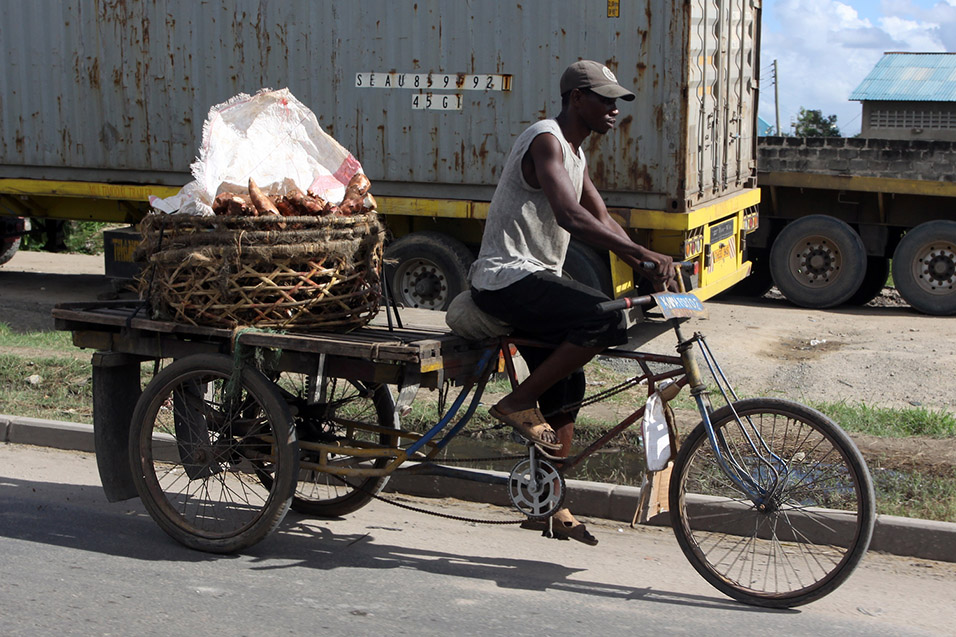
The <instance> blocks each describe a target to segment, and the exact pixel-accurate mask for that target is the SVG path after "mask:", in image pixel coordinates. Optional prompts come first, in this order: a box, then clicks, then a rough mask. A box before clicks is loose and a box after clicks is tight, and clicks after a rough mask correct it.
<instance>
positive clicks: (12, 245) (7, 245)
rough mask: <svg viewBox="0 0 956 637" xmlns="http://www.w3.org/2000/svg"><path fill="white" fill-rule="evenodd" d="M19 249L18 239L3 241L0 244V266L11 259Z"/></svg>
mask: <svg viewBox="0 0 956 637" xmlns="http://www.w3.org/2000/svg"><path fill="white" fill-rule="evenodd" d="M19 249H20V237H17V238H16V239H10V240H4V241H3V243H0V265H3V264H4V263H6V262H7V261H9V260H10V259H12V258H13V255H15V254H16V253H17V250H19Z"/></svg>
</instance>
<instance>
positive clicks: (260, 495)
mask: <svg viewBox="0 0 956 637" xmlns="http://www.w3.org/2000/svg"><path fill="white" fill-rule="evenodd" d="M233 371H234V370H233V361H232V358H230V357H229V356H225V355H222V354H197V355H192V356H187V357H185V358H182V359H180V360H177V361H174V362H173V363H171V364H170V365H169V366H167V367H166V368H165V369H163V370H162V371H160V372H159V373H158V374H156V376H155V377H153V379H152V381H150V383H149V384H148V385H147V386H146V388H145V389H144V390H143V394H142V396H141V397H140V399H139V400H138V402H137V403H136V407H135V409H134V410H133V416H132V420H131V425H130V446H129V460H130V467H131V470H132V476H133V483H134V484H135V486H136V491H137V492H138V493H139V496H140V498H141V499H142V501H143V504H144V505H145V507H146V510H147V511H148V512H149V514H150V516H152V518H153V519H154V520H155V521H156V523H157V524H158V525H159V526H160V528H162V529H163V530H164V531H165V532H166V533H167V534H169V535H170V536H171V537H172V538H173V539H175V540H176V541H178V542H179V543H181V544H183V545H185V546H188V547H190V548H193V549H197V550H200V551H207V552H211V553H232V552H234V551H238V550H241V549H244V548H247V547H249V546H251V545H253V544H255V543H257V542H259V541H260V540H262V539H263V538H265V537H266V536H267V535H268V534H269V533H270V532H272V531H273V530H274V529H275V528H276V527H277V526H278V525H279V524H280V522H281V521H282V519H283V518H284V516H285V514H286V512H287V511H288V509H289V505H290V503H291V501H292V494H293V491H294V489H295V475H296V470H297V463H298V443H297V441H296V438H295V432H294V431H293V429H292V427H291V422H292V418H291V414H290V413H289V409H288V407H287V406H286V403H285V402H284V401H283V400H282V397H281V395H280V394H279V392H278V391H277V390H276V388H275V386H274V385H273V384H272V383H271V382H269V380H268V379H266V378H265V377H264V376H263V375H262V374H261V373H259V372H258V371H256V370H254V369H251V368H246V369H243V370H242V372H241V374H240V375H239V376H238V378H237V380H236V382H234V383H231V382H230V381H231V379H232V377H233ZM262 474H268V475H269V476H270V480H269V485H268V486H264V485H263V483H262V481H261V479H260V476H261V475H262Z"/></svg>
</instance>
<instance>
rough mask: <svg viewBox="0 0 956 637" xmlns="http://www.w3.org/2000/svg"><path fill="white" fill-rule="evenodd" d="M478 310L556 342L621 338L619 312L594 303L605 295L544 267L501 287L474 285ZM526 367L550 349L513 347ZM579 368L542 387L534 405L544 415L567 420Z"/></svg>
mask: <svg viewBox="0 0 956 637" xmlns="http://www.w3.org/2000/svg"><path fill="white" fill-rule="evenodd" d="M471 295H472V298H473V299H474V301H475V305H477V306H478V307H479V308H480V309H481V310H483V311H484V312H487V313H488V314H491V315H492V316H495V317H498V318H500V319H501V320H503V321H505V322H507V323H508V324H509V325H511V326H512V327H513V328H514V335H515V336H523V337H525V338H530V339H534V340H538V341H544V342H546V343H551V344H553V345H558V344H560V343H563V342H565V341H567V342H570V343H573V344H575V345H579V346H581V347H602V348H605V347H613V346H615V345H622V344H624V343H626V342H627V330H626V328H625V325H624V313H623V312H612V313H610V314H602V313H600V312H598V310H597V307H596V306H597V304H598V303H603V302H604V301H607V300H609V299H608V297H607V296H606V295H604V294H602V293H601V292H598V291H597V290H595V289H594V288H591V287H588V286H586V285H583V284H581V283H577V282H574V281H571V280H569V279H562V278H560V277H558V276H556V275H554V274H552V273H550V272H534V273H532V274H529V275H528V276H526V277H524V278H523V279H521V280H519V281H517V282H516V283H512V284H511V285H509V286H508V287H506V288H503V289H501V290H474V289H472V293H471ZM518 349H519V351H520V352H521V356H522V357H523V358H524V359H525V362H527V364H528V368H529V369H530V370H532V371H533V370H535V369H536V368H537V367H538V366H539V365H541V364H542V363H543V362H544V361H545V359H546V358H547V357H548V356H549V355H550V354H551V351H552V350H551V349H548V348H540V347H529V346H527V345H525V346H519V348H518ZM585 389H586V382H585V378H584V370H583V369H579V370H577V371H576V372H574V373H572V374H571V375H570V376H568V377H567V378H565V379H564V380H562V381H559V382H558V383H556V384H555V385H554V386H553V387H551V388H550V389H548V390H547V391H546V392H544V393H543V394H542V395H541V397H540V398H539V399H538V405H539V406H540V408H541V411H542V412H543V413H544V415H545V418H547V417H548V416H550V415H552V414H555V413H557V412H559V411H563V412H565V413H567V414H568V415H569V416H570V418H571V420H574V419H576V418H577V412H578V410H577V409H576V408H570V409H568V408H566V406H567V405H573V404H575V403H578V402H580V401H581V399H582V398H584V393H585Z"/></svg>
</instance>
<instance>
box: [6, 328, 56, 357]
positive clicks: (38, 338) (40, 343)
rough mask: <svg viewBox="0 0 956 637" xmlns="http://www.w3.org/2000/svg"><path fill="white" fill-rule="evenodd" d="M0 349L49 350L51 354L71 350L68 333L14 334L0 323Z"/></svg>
mask: <svg viewBox="0 0 956 637" xmlns="http://www.w3.org/2000/svg"><path fill="white" fill-rule="evenodd" d="M0 347H30V348H37V349H47V350H50V353H51V354H55V353H57V352H62V351H68V350H71V349H72V348H73V341H72V337H71V336H70V333H69V332H28V333H26V334H23V333H17V332H14V331H13V330H12V329H11V328H10V326H9V325H7V324H6V323H0Z"/></svg>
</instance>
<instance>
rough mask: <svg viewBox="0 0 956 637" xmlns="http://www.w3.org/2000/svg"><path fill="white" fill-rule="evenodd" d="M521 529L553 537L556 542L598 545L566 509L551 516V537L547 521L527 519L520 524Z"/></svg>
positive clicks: (584, 527)
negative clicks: (571, 541)
mask: <svg viewBox="0 0 956 637" xmlns="http://www.w3.org/2000/svg"><path fill="white" fill-rule="evenodd" d="M521 528H522V529H527V530H529V531H541V534H542V535H544V536H545V537H553V538H554V539H556V540H576V541H578V542H581V543H583V544H587V545H588V546H597V543H598V539H597V538H596V537H594V536H593V535H591V533H590V532H588V529H587V526H585V524H584V523H583V522H579V521H578V520H576V519H575V517H574V516H573V515H571V511H569V510H568V509H559V510H558V511H556V512H555V514H554V515H552V516H551V533H552V535H548V521H547V520H541V519H535V518H528V519H527V520H525V521H524V522H522V523H521Z"/></svg>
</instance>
